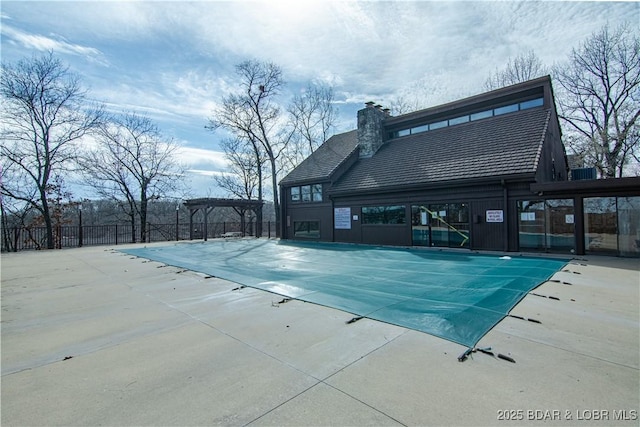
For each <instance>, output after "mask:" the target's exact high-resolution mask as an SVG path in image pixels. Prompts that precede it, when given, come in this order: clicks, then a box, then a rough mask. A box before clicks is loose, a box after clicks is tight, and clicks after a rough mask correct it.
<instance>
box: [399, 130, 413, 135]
mask: <svg viewBox="0 0 640 427" xmlns="http://www.w3.org/2000/svg"><path fill="white" fill-rule="evenodd" d="M410 134H411V129H403V130H399V131H398V137H401V136H407V135H410Z"/></svg>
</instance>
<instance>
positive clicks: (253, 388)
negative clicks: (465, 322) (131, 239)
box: [1, 241, 640, 426]
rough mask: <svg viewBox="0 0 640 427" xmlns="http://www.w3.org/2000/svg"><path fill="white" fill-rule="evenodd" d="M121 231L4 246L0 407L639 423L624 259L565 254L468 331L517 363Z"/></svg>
mask: <svg viewBox="0 0 640 427" xmlns="http://www.w3.org/2000/svg"><path fill="white" fill-rule="evenodd" d="M206 244H216V242H215V241H211V242H208V243H206ZM138 246H140V245H138ZM127 247H136V245H128V246H127ZM121 248H122V247H121V246H118V247H113V248H111V247H109V248H107V247H91V248H80V249H69V250H57V251H43V252H24V253H17V254H13V253H12V254H2V258H1V262H2V276H1V280H2V348H1V350H2V407H1V409H2V418H1V421H2V425H4V426H23V425H24V426H27V425H29V426H36V425H37V426H39V425H181V426H185V425H233V426H235V425H252V426H258V425H279V426H282V425H291V426H299V425H336V426H338V425H474V426H476V425H521V424H530V425H540V424H542V423H544V424H545V425H580V426H582V425H628V426H637V425H638V410H639V409H640V408H639V406H640V371H639V366H640V362H639V359H640V330H639V316H640V315H639V313H640V311H639V300H640V295H639V289H640V260H638V259H622V258H610V257H583V258H580V259H577V260H574V261H572V262H571V263H570V264H569V265H568V266H567V268H566V269H565V270H564V271H561V272H558V273H556V275H554V277H553V278H552V280H551V281H549V282H546V283H544V284H543V285H542V286H540V287H538V288H537V289H535V290H534V291H533V294H530V295H528V296H527V297H526V298H525V299H524V300H523V301H522V302H520V303H519V304H518V305H517V306H516V307H515V308H514V310H513V311H512V314H513V315H515V316H519V317H521V318H524V319H525V320H523V319H519V318H516V317H509V318H506V319H505V320H503V321H502V322H500V323H499V324H498V325H497V326H496V327H495V328H494V329H493V330H491V331H490V332H489V333H488V334H487V335H486V336H484V337H483V338H482V340H481V341H480V343H479V344H478V347H491V351H492V352H493V354H494V355H495V356H497V355H498V354H502V355H503V356H506V358H507V359H508V358H510V359H512V360H514V361H515V363H512V362H510V361H508V360H505V359H501V358H498V357H495V356H491V355H488V354H484V353H481V352H475V353H472V354H471V355H470V357H469V358H468V359H467V360H466V361H464V362H459V361H458V356H460V354H462V353H463V352H464V351H465V350H466V348H465V347H463V346H461V345H458V344H455V343H452V342H449V341H446V340H443V339H440V338H436V337H433V336H430V335H427V334H425V333H421V332H416V331H412V330H409V329H405V328H402V327H397V326H393V325H389V324H385V323H381V322H377V321H373V320H369V319H362V320H359V321H357V322H354V323H346V322H347V321H348V320H350V319H351V318H352V317H353V316H351V315H349V314H348V313H345V312H342V311H339V310H335V309H330V308H326V307H322V306H317V305H314V304H310V303H305V302H301V301H296V300H292V301H288V302H283V301H282V298H281V297H279V296H278V295H275V294H271V293H268V292H265V291H260V290H256V289H251V288H241V289H238V285H237V284H235V283H231V282H228V281H224V280H221V279H217V278H214V277H207V276H205V275H203V274H199V273H195V272H191V271H184V270H181V269H178V268H175V267H168V266H165V265H164V264H160V263H157V262H149V261H146V260H144V259H141V258H135V257H131V256H129V255H125V254H123V253H121V252H118V251H117V250H116V249H121ZM509 255H511V256H514V255H513V254H509ZM526 319H532V321H529V320H526Z"/></svg>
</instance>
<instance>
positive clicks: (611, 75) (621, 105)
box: [554, 25, 640, 178]
mask: <svg viewBox="0 0 640 427" xmlns="http://www.w3.org/2000/svg"><path fill="white" fill-rule="evenodd" d="M554 75H555V80H556V81H557V82H558V83H559V88H560V91H559V92H560V96H559V97H558V99H559V105H560V117H561V119H562V120H563V122H564V124H565V126H566V128H567V132H566V133H567V134H569V135H570V137H569V138H568V139H567V140H568V141H569V147H570V148H571V149H572V150H573V151H574V152H575V153H576V154H578V155H579V156H581V157H582V158H584V159H585V161H586V162H587V163H589V164H592V165H594V166H595V168H596V169H597V171H598V173H599V175H600V176H601V177H602V178H613V177H616V176H619V177H621V176H623V175H625V172H626V171H627V169H629V170H630V171H631V169H632V166H631V165H630V163H631V162H633V161H634V159H635V160H636V161H637V160H638V156H639V154H640V153H639V150H640V132H639V130H638V128H639V126H640V124H639V123H638V118H639V117H640V38H639V37H638V32H637V30H636V29H634V28H631V27H630V26H629V25H622V26H620V27H618V28H616V29H615V30H610V29H609V27H608V26H605V27H604V28H602V29H601V30H600V31H598V32H596V33H593V34H592V35H591V36H590V37H589V38H588V39H586V40H585V41H584V42H583V43H582V44H581V45H580V47H579V48H578V49H573V51H572V52H571V55H570V56H569V61H568V63H566V64H563V65H561V66H557V67H555V69H554ZM571 134H573V135H571ZM630 166H631V167H630ZM636 170H637V169H636Z"/></svg>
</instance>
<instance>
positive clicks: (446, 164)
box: [280, 76, 640, 255]
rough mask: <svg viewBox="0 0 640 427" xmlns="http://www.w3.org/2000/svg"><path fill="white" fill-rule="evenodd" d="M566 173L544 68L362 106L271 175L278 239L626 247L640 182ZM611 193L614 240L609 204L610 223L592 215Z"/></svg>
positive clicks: (630, 251)
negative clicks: (427, 96) (465, 93)
mask: <svg viewBox="0 0 640 427" xmlns="http://www.w3.org/2000/svg"><path fill="white" fill-rule="evenodd" d="M571 175H572V174H571V170H570V169H569V166H568V162H567V156H566V153H565V149H564V145H563V143H562V139H561V131H560V125H559V122H558V117H557V113H556V109H555V102H554V96H553V90H552V86H551V79H550V77H549V76H546V77H541V78H538V79H535V80H531V81H527V82H524V83H520V84H516V85H513V86H509V87H505V88H502V89H498V90H494V91H491V92H487V93H483V94H480V95H476V96H472V97H470V98H465V99H461V100H458V101H455V102H451V103H447V104H444V105H439V106H436V107H432V108H428V109H425V110H420V111H416V112H412V113H409V114H404V115H401V116H397V117H394V116H391V115H390V114H389V111H388V110H386V109H383V108H382V107H381V106H379V105H374V104H373V103H367V104H366V106H365V108H363V109H361V110H360V111H358V127H357V129H356V130H353V131H350V132H346V133H342V134H339V135H335V136H333V137H331V138H330V139H328V140H327V141H326V142H325V143H324V144H323V145H322V146H320V147H319V148H318V149H317V150H316V151H315V152H314V153H313V154H311V155H310V156H309V157H308V158H307V159H305V160H304V161H303V162H302V163H301V164H300V165H299V166H298V167H296V168H295V169H294V170H293V171H292V172H291V173H289V174H288V175H287V176H286V177H285V178H284V179H282V181H281V182H280V187H281V197H282V203H281V206H282V218H283V221H282V229H281V236H282V238H284V239H295V240H317V241H328V242H349V243H364V244H374V245H397V246H429V247H453V248H468V249H472V250H495V251H551V252H559V253H585V252H590V251H595V252H598V251H599V250H601V249H602V248H603V247H606V248H608V249H611V250H613V251H614V252H615V253H616V254H627V255H636V253H638V251H639V250H640V249H639V248H638V247H636V246H640V234H638V233H640V197H637V196H640V179H638V178H628V179H626V181H625V183H624V185H623V187H624V189H623V191H618V192H617V193H616V194H615V195H613V194H609V193H608V192H607V189H606V188H601V190H604V191H593V189H591V190H589V188H591V187H592V186H593V185H594V183H596V182H598V180H590V181H583V182H582V183H579V184H576V183H578V181H569V179H570V177H571ZM574 175H575V174H574ZM582 175H584V176H585V177H589V176H590V175H589V174H582ZM574 179H575V178H574ZM616 181H618V180H616ZM623 181H624V180H623ZM568 183H569V184H568ZM585 183H586V184H585ZM576 185H577V187H576ZM598 185H601V184H598ZM611 186H612V184H609V187H607V186H605V187H607V188H609V189H611V188H612V187H611ZM554 189H556V190H554ZM562 189H564V190H562ZM576 191H578V193H580V192H582V193H580V194H582V195H580V194H578V193H576ZM612 196H613V197H614V199H615V200H614V202H615V203H614V205H617V197H622V198H624V199H625V200H624V202H623V205H624V206H626V208H625V209H626V210H625V212H626V213H625V215H626V216H625V218H627V217H628V219H630V220H631V223H630V224H629V225H628V226H627V227H626V229H625V230H626V231H625V232H626V233H628V236H627V237H625V239H626V240H628V242H629V243H628V244H626V246H624V247H619V245H617V242H619V241H620V238H619V237H620V236H619V231H620V230H621V229H622V228H624V227H620V226H619V225H618V224H617V221H618V219H619V218H618V217H619V215H618V213H617V211H616V212H614V213H613V215H614V216H616V218H617V219H616V224H615V226H613V225H612V224H611V219H609V223H608V224H607V225H604V224H603V223H602V221H600V220H602V219H604V217H603V216H602V215H604V213H605V212H604V211H606V214H607V215H609V217H611V212H610V209H609V208H607V207H605V206H604V205H602V204H603V203H604V204H607V203H608V204H611V197H612ZM603 197H604V198H606V200H604V199H603V200H599V199H598V200H590V199H591V198H600V199H602V198H603ZM627 199H629V200H627ZM577 203H579V204H580V206H577V205H576V204H577ZM585 203H586V205H585ZM625 203H626V204H625ZM587 205H588V206H590V207H588V208H586V210H585V206H587ZM601 205H602V206H601ZM593 209H595V210H596V211H598V212H597V213H596V214H595V215H596V216H593V217H592V218H591V220H590V222H589V218H587V217H585V215H587V216H588V215H589V213H590V212H591V210H593ZM599 211H603V212H599ZM577 214H579V216H580V217H579V218H577V217H576V215H577ZM596 217H597V218H596ZM599 221H600V222H599ZM634 221H635V222H634ZM605 222H606V221H605ZM596 223H597V224H596ZM585 225H586V226H587V227H586V228H585ZM589 227H591V228H589ZM612 227H613V228H612ZM614 228H615V230H614ZM612 233H613V234H614V236H613V237H612ZM636 235H637V236H636ZM614 238H615V240H616V247H615V249H613V248H612V247H611V244H612V242H611V241H612V239H614ZM625 239H622V240H625ZM626 240H625V241H626ZM636 240H637V243H636ZM598 244H600V245H601V246H600V247H599V248H600V249H599V248H598V247H597V245H598ZM603 245H604V246H603Z"/></svg>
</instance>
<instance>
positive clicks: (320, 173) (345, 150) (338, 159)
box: [280, 130, 358, 185]
mask: <svg viewBox="0 0 640 427" xmlns="http://www.w3.org/2000/svg"><path fill="white" fill-rule="evenodd" d="M357 146H358V139H357V131H356V130H353V131H350V132H345V133H341V134H338V135H334V136H332V137H331V138H329V139H328V140H326V141H325V142H324V144H322V145H321V146H320V147H318V148H317V149H316V151H314V152H313V153H312V154H311V155H310V156H309V157H307V158H306V159H304V160H303V161H302V163H300V164H299V165H298V166H297V167H296V168H295V169H294V170H292V171H291V172H290V173H289V174H288V175H287V176H285V177H284V178H283V179H282V180H281V181H280V184H285V185H286V184H290V183H294V182H304V181H323V180H326V179H328V178H329V177H330V176H331V173H332V172H333V171H334V170H335V169H336V168H337V167H338V166H340V164H342V162H344V161H345V160H346V159H347V157H348V156H349V154H351V153H352V152H353V151H354V150H355V149H356V148H357Z"/></svg>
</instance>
